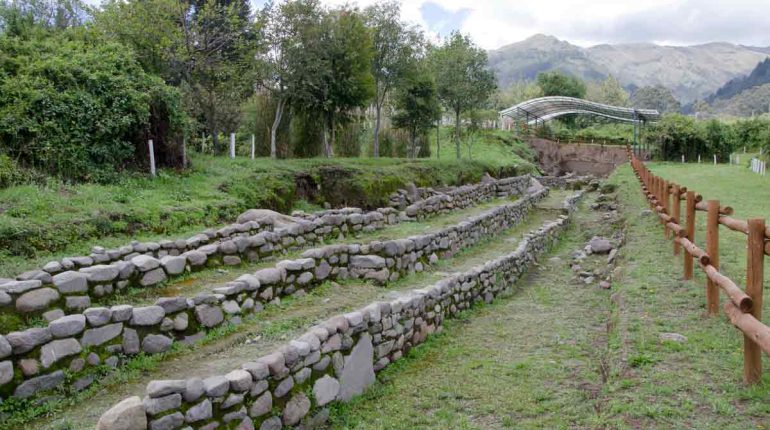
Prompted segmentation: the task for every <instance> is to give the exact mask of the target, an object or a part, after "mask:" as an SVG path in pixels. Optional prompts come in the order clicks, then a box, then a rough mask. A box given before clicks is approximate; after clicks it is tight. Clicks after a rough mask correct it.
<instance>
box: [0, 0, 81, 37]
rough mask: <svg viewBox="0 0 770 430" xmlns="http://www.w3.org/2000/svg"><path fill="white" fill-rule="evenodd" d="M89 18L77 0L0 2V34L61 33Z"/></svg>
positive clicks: (16, 0) (17, 0)
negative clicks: (44, 30) (36, 31)
mask: <svg viewBox="0 0 770 430" xmlns="http://www.w3.org/2000/svg"><path fill="white" fill-rule="evenodd" d="M92 14H93V9H92V8H91V7H90V6H88V5H87V4H86V3H84V2H82V1H80V0H15V1H13V2H10V1H7V0H0V33H2V32H5V31H9V32H12V33H14V32H15V33H16V34H17V35H18V32H19V31H20V30H22V29H24V28H26V29H27V30H29V29H31V28H32V27H37V28H43V29H47V30H64V29H67V28H71V27H77V26H81V25H83V24H84V23H85V22H86V21H87V20H88V19H89V18H90V17H91V16H92ZM4 29H7V30H4Z"/></svg>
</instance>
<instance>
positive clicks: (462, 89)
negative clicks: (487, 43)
mask: <svg viewBox="0 0 770 430" xmlns="http://www.w3.org/2000/svg"><path fill="white" fill-rule="evenodd" d="M430 58H431V64H432V68H433V73H434V74H435V76H436V86H437V88H438V96H439V98H440V99H441V101H442V102H443V103H444V105H445V106H446V108H447V110H450V111H452V112H453V113H454V116H455V136H454V140H455V148H456V152H457V158H458V159H459V158H460V156H461V151H460V143H461V142H460V141H461V126H462V125H461V124H462V123H461V119H462V114H463V113H464V112H466V111H468V110H472V109H478V108H480V107H482V106H483V105H484V104H485V103H487V101H488V100H489V96H490V95H491V94H492V93H493V92H494V91H495V89H496V88H497V84H496V83H495V76H494V74H492V72H491V71H489V69H488V67H487V66H488V63H487V52H486V51H484V50H483V49H481V48H479V47H477V46H476V45H475V44H474V43H473V41H472V40H471V39H470V37H468V36H463V35H462V34H460V33H459V32H453V33H452V34H451V35H450V36H449V38H447V39H446V40H444V42H443V44H441V46H438V47H436V48H434V49H433V50H432V51H431V53H430Z"/></svg>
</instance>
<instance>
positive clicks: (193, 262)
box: [182, 251, 208, 267]
mask: <svg viewBox="0 0 770 430" xmlns="http://www.w3.org/2000/svg"><path fill="white" fill-rule="evenodd" d="M182 255H183V256H184V257H186V258H187V261H188V262H189V263H190V266H193V267H200V266H203V265H205V264H206V260H208V256H206V254H205V253H203V252H200V251H188V252H185V253H184V254H182Z"/></svg>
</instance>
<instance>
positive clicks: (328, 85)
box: [305, 7, 375, 157]
mask: <svg viewBox="0 0 770 430" xmlns="http://www.w3.org/2000/svg"><path fill="white" fill-rule="evenodd" d="M321 27H322V30H321V34H320V43H319V44H318V52H317V53H316V54H312V53H309V55H310V56H313V55H317V58H318V59H319V69H320V71H319V73H317V78H318V80H317V81H311V80H310V79H309V80H308V81H307V85H309V86H311V87H312V88H310V90H309V91H308V92H309V93H311V94H312V95H313V97H312V99H311V100H309V103H308V104H307V106H305V107H306V108H310V109H315V110H317V111H319V112H322V114H323V119H324V121H323V126H324V133H323V142H324V145H323V146H324V155H326V157H333V156H334V149H333V144H334V142H335V140H336V129H337V126H338V125H339V124H340V123H342V122H345V121H348V120H349V119H350V113H351V111H352V110H353V109H355V108H363V107H365V106H366V105H367V104H368V103H369V101H370V100H371V99H372V97H373V96H374V92H375V91H374V77H373V76H372V73H371V61H372V40H371V36H370V34H369V30H368V29H367V28H366V25H365V24H364V20H363V17H362V16H361V13H360V12H359V11H358V10H355V9H349V8H347V7H343V8H341V9H336V10H333V11H330V12H329V13H327V14H326V15H325V16H324V17H323V20H322V24H321Z"/></svg>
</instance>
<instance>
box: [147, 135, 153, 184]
mask: <svg viewBox="0 0 770 430" xmlns="http://www.w3.org/2000/svg"><path fill="white" fill-rule="evenodd" d="M147 147H148V148H149V150H150V174H151V175H152V177H153V178H154V177H155V145H153V143H152V139H150V140H148V141H147Z"/></svg>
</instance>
